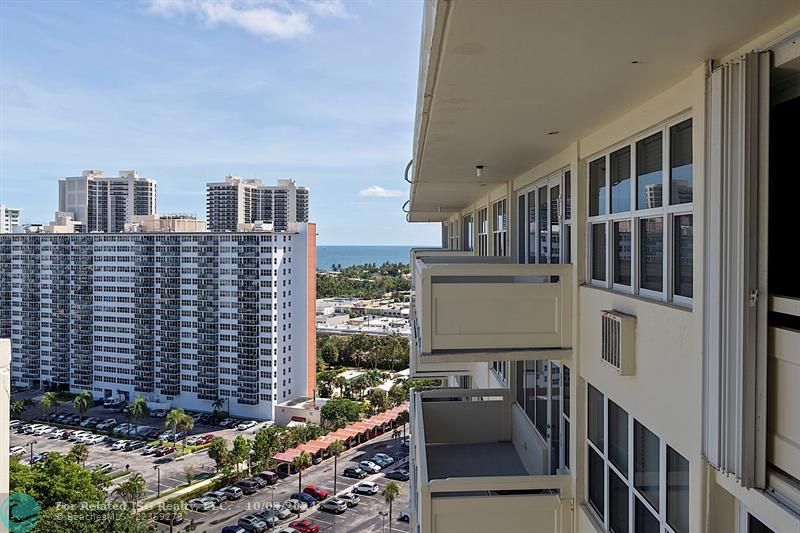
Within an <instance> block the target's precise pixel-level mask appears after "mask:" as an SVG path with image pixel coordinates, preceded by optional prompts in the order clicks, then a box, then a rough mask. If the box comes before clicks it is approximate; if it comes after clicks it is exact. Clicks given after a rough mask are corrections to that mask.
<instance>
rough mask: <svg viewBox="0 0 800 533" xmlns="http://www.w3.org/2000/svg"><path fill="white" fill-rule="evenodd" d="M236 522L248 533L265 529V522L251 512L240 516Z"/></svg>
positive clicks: (259, 532)
mask: <svg viewBox="0 0 800 533" xmlns="http://www.w3.org/2000/svg"><path fill="white" fill-rule="evenodd" d="M238 524H239V526H240V527H242V528H244V529H245V531H249V532H250V533H261V532H262V531H266V529H267V523H266V522H264V521H263V520H261V519H260V518H259V517H257V516H255V515H252V514H249V515H246V516H243V517H241V518H240V519H239V522H238Z"/></svg>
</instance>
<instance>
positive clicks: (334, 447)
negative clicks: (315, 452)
mask: <svg viewBox="0 0 800 533" xmlns="http://www.w3.org/2000/svg"><path fill="white" fill-rule="evenodd" d="M343 451H344V443H342V441H340V440H338V439H337V440H335V441H333V442H331V444H330V446H328V452H329V453H330V454H331V455H333V494H334V496H335V495H336V477H337V476H338V475H339V456H340V455H341V454H342V452H343Z"/></svg>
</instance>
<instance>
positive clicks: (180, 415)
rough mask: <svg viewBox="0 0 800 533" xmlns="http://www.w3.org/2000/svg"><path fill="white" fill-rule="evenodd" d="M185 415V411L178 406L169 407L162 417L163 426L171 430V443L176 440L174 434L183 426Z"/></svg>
mask: <svg viewBox="0 0 800 533" xmlns="http://www.w3.org/2000/svg"><path fill="white" fill-rule="evenodd" d="M186 416H187V415H186V412H185V411H184V410H183V409H181V408H179V407H178V408H174V409H170V410H169V413H167V416H166V417H165V418H164V427H166V428H167V429H168V430H171V431H172V432H173V436H172V442H173V444H174V443H175V440H176V439H175V435H176V434H177V433H178V431H181V428H183V425H184V423H185V421H184V418H185V417H186ZM190 418H191V417H190Z"/></svg>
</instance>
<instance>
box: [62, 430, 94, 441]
mask: <svg viewBox="0 0 800 533" xmlns="http://www.w3.org/2000/svg"><path fill="white" fill-rule="evenodd" d="M86 435H91V433H89V432H88V431H73V432H72V433H70V434H69V437H68V438H67V440H70V441H73V442H77V441H78V440H79V439H82V438H83V437H85V436H86Z"/></svg>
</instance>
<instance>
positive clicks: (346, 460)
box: [159, 435, 409, 533]
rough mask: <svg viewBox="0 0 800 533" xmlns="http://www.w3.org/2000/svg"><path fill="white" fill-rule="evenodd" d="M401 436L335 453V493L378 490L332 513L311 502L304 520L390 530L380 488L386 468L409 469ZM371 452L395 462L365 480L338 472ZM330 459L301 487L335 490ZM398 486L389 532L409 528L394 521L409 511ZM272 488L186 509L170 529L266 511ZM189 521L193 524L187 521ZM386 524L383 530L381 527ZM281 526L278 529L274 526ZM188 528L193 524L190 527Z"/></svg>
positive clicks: (282, 489) (286, 490)
mask: <svg viewBox="0 0 800 533" xmlns="http://www.w3.org/2000/svg"><path fill="white" fill-rule="evenodd" d="M400 441H401V439H391V438H389V435H386V436H383V437H379V438H378V439H376V440H374V441H370V442H367V443H365V444H362V445H360V446H357V447H355V448H353V449H350V450H347V451H345V452H344V453H343V454H342V455H341V456H340V457H339V472H340V475H339V476H338V477H337V487H336V489H337V493H338V494H341V493H343V492H347V491H349V490H350V488H351V487H352V486H354V485H356V484H357V483H359V482H360V481H373V482H375V483H377V484H378V485H379V486H380V488H381V492H378V493H377V494H375V495H374V496H367V495H360V498H361V501H360V503H359V504H358V505H357V506H356V507H353V508H350V509H348V510H347V511H345V512H344V513H342V514H341V515H338V516H337V515H334V514H331V513H328V512H325V511H321V510H319V509H318V506H315V507H313V511H311V512H308V513H304V515H303V517H302V518H304V519H306V518H307V519H310V520H312V521H313V522H315V523H316V524H317V525H319V527H320V531H321V532H334V531H338V532H352V533H362V532H363V533H369V532H381V531H384V530H385V531H388V530H389V524H388V517H382V516H381V515H380V514H379V513H380V512H384V513H385V512H387V511H388V506H387V504H386V503H385V502H384V499H383V495H382V489H383V487H385V486H386V484H387V483H388V480H387V479H386V477H385V475H384V474H385V473H386V472H391V471H393V470H396V469H407V467H408V449H407V448H404V447H402V446H401V445H400ZM375 453H386V454H388V455H391V456H392V457H393V458H395V463H394V464H393V465H391V466H390V467H388V468H386V470H385V472H381V473H378V474H373V475H370V476H368V477H367V478H365V479H363V480H360V481H359V480H355V479H351V478H347V477H344V476H342V475H341V472H342V471H343V470H344V468H346V467H347V466H354V461H359V460H362V459H366V458H369V457H371V456H372V455H374V454H375ZM333 467H334V464H333V461H332V460H330V459H327V460H325V461H323V462H322V463H321V464H319V465H315V466H311V467H309V468H308V469H306V470H305V471H304V472H303V486H304V487H305V486H308V485H318V486H320V487H322V488H323V489H325V490H328V491H329V492H330V493H333ZM396 483H397V484H398V485H400V489H401V490H400V496H399V497H398V498H397V499H396V500H395V502H394V505H393V510H392V512H393V515H394V516H393V520H392V524H391V531H397V532H407V531H409V527H408V524H407V523H404V522H401V521H399V520H397V517H398V516H399V515H400V513H401V512H404V511H405V512H407V511H408V501H409V483H408V482H403V481H397V482H396ZM274 487H275V489H274V492H275V493H274V501H275V502H279V503H280V502H284V501H285V500H287V499H288V498H289V496H290V495H291V494H292V493H294V492H297V490H298V477H297V475H294V476H290V477H288V478H286V479H282V480H280V481H279V482H278V483H277V485H274ZM271 493H272V490H271V489H269V488H265V489H261V490H259V491H258V492H256V493H255V494H253V495H251V496H243V497H242V498H241V499H239V500H237V501H229V502H225V503H223V504H221V506H220V508H218V509H214V510H211V511H207V512H199V511H189V513H188V514H187V515H186V518H185V521H184V522H183V523H182V524H180V525H179V526H175V527H174V531H186V530H187V527H188V528H191V527H195V528H196V529H193V531H196V532H208V533H212V532H213V533H219V531H220V530H221V529H222V528H223V527H225V526H229V525H235V524H236V522H237V521H238V519H239V518H240V517H242V516H245V515H247V514H250V513H251V512H258V511H262V510H264V506H265V504H267V503H269V502H270V500H271V499H272V494H271ZM293 520H295V518H292V519H289V520H285V521H283V522H282V523H281V524H280V526H281V527H284V526H287V525H288V524H289V523H290V522H292V521H293ZM190 524H191V525H190ZM384 524H385V526H386V527H385V529H383V526H384ZM159 528H160V529H159V530H160V531H169V527H168V526H164V525H159ZM277 529H279V528H277ZM189 530H191V529H189Z"/></svg>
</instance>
